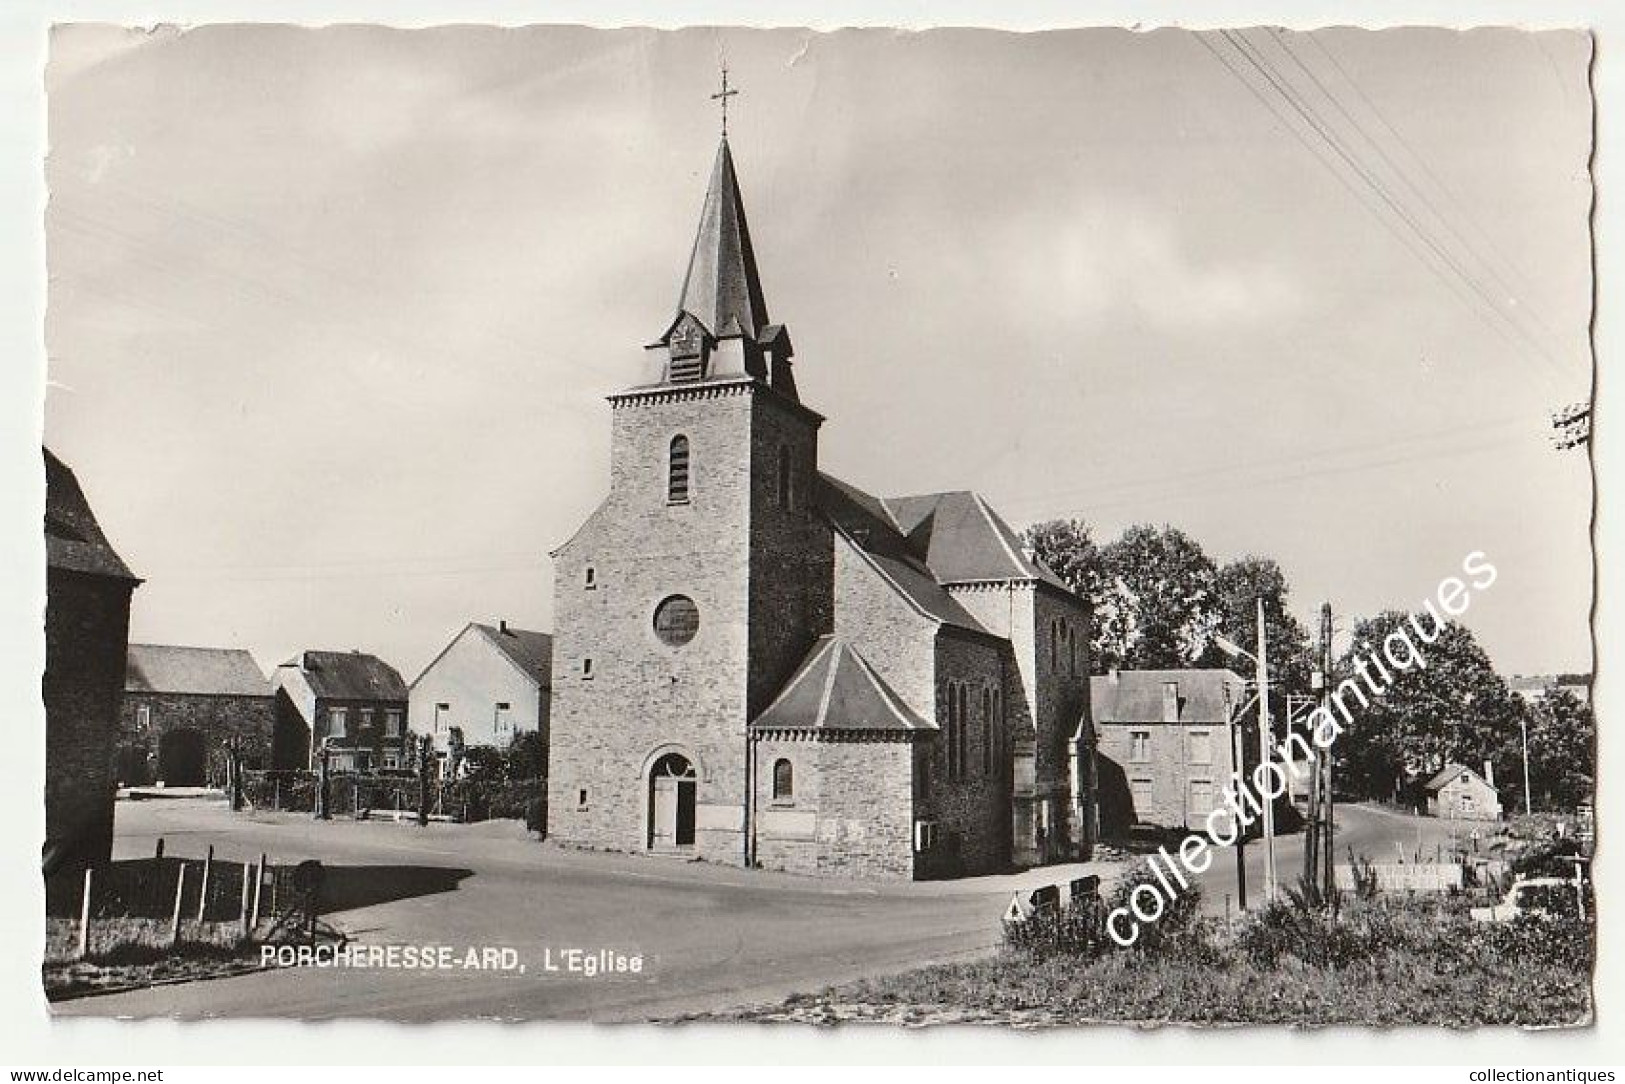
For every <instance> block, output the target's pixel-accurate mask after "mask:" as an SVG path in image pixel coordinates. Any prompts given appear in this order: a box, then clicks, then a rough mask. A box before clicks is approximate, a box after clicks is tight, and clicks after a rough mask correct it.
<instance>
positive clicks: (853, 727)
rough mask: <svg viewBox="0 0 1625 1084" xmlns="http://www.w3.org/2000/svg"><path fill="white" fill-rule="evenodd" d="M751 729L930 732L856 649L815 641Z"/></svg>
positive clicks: (925, 721)
mask: <svg viewBox="0 0 1625 1084" xmlns="http://www.w3.org/2000/svg"><path fill="white" fill-rule="evenodd" d="M750 725H751V729H753V730H825V731H912V730H936V729H937V724H936V723H934V722H931V721H930V720H928V719H925V718H923V717H921V716H920V715H919V714H918V713H916V712H915V711H914V710H913V709H912V708H910V707H909V706H908V705H907V704H905V703H904V702H903V698H902V697H900V696H898V695H897V694H896V693H895V692H893V691H892V688H891V686H889V685H887V684H886V682H885V679H883V678H882V677H881V676H880V675H879V674H877V673H876V672H875V670H874V667H872V666H870V665H869V663H868V661H867V660H865V659H864V657H863V656H862V655H860V654H858V652H857V649H856V648H854V647H852V645H850V644H848V643H847V642H846V641H844V640H839V639H837V638H835V637H834V636H821V637H819V638H818V640H817V641H816V642H815V643H814V644H813V647H812V650H811V651H809V652H808V653H807V657H806V658H805V659H804V660H802V663H801V666H800V667H799V668H797V670H796V672H795V674H794V675H792V676H791V678H790V680H789V681H788V682H786V683H785V686H784V689H783V690H782V691H780V693H779V695H778V696H777V697H776V698H775V699H774V701H773V702H772V703H771V704H769V705H768V706H767V708H766V709H764V710H763V712H762V713H761V714H760V715H758V716H757V717H756V718H755V719H754V720H752V722H751V724H750Z"/></svg>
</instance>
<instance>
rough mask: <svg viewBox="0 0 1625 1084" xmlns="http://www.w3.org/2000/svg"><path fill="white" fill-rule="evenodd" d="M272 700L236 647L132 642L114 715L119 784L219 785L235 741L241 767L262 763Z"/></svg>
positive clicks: (262, 676) (268, 686)
mask: <svg viewBox="0 0 1625 1084" xmlns="http://www.w3.org/2000/svg"><path fill="white" fill-rule="evenodd" d="M271 705H272V699H271V683H270V681H269V680H267V679H266V677H265V674H264V673H263V672H261V670H260V668H259V664H258V663H256V662H255V661H254V657H253V656H252V655H250V654H249V653H248V652H246V651H244V650H242V649H240V648H221V647H175V646H171V645H169V644H131V645H130V650H129V655H128V662H127V664H126V666H125V673H124V703H123V708H122V710H121V713H120V717H119V731H120V742H119V757H118V778H119V781H120V782H121V783H123V784H126V785H131V786H134V785H139V784H146V783H153V782H156V783H159V784H161V785H163V786H166V787H196V786H203V785H205V784H209V785H218V784H223V783H224V782H225V776H226V757H227V750H228V747H229V746H230V745H231V744H232V743H233V742H235V743H236V745H237V750H238V755H239V756H240V757H241V758H242V765H243V767H245V768H262V767H265V765H266V764H267V763H268V762H269V760H270V753H271V730H272V724H273V718H274V713H273V712H272V707H271Z"/></svg>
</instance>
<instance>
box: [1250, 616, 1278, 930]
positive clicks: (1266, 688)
mask: <svg viewBox="0 0 1625 1084" xmlns="http://www.w3.org/2000/svg"><path fill="white" fill-rule="evenodd" d="M1257 601H1258V654H1257V655H1256V656H1255V657H1254V660H1253V661H1254V662H1255V663H1256V664H1257V666H1256V669H1255V674H1256V675H1257V677H1256V680H1257V681H1258V764H1259V768H1260V775H1262V774H1263V772H1262V770H1263V768H1264V766H1265V765H1267V764H1269V763H1270V754H1271V752H1272V751H1273V750H1272V749H1271V748H1270V746H1271V744H1272V743H1271V741H1270V738H1271V736H1272V735H1271V733H1270V671H1269V663H1268V661H1267V660H1268V658H1269V655H1268V651H1269V644H1268V643H1267V642H1266V637H1265V635H1264V597H1263V596H1262V595H1260V596H1259V597H1258V600H1257ZM1261 798H1262V800H1263V803H1264V902H1265V903H1268V902H1270V901H1271V900H1273V899H1275V803H1274V802H1273V801H1271V800H1270V797H1269V795H1268V794H1264V795H1261Z"/></svg>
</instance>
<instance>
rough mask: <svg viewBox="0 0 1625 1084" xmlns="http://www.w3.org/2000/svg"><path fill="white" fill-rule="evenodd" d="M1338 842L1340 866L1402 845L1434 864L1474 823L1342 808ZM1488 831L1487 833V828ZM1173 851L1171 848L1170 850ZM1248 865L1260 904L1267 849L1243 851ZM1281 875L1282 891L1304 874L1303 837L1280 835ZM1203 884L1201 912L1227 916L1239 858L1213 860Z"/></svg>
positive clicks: (1385, 858)
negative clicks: (1440, 848)
mask: <svg viewBox="0 0 1625 1084" xmlns="http://www.w3.org/2000/svg"><path fill="white" fill-rule="evenodd" d="M1336 827H1337V831H1336V841H1335V843H1334V844H1333V852H1332V853H1333V858H1334V860H1335V861H1336V862H1337V863H1338V864H1339V865H1343V864H1346V863H1347V862H1348V855H1349V851H1350V850H1351V849H1352V850H1353V851H1354V853H1355V854H1357V855H1360V856H1361V857H1364V858H1368V859H1370V860H1371V861H1373V862H1392V861H1394V860H1395V857H1396V855H1397V853H1398V852H1397V851H1396V848H1395V845H1396V844H1398V845H1399V847H1402V848H1403V849H1404V852H1405V856H1406V857H1405V860H1406V861H1407V862H1409V861H1414V860H1415V856H1416V854H1417V853H1418V852H1420V853H1421V854H1422V857H1423V858H1424V859H1427V860H1431V859H1432V858H1433V856H1434V853H1435V848H1436V847H1438V846H1441V845H1442V846H1443V847H1444V849H1445V850H1446V851H1448V850H1449V849H1450V847H1451V844H1452V841H1453V840H1455V839H1458V838H1459V839H1460V840H1461V841H1462V842H1463V844H1464V845H1466V846H1468V847H1469V848H1470V846H1471V844H1470V843H1467V837H1468V834H1469V833H1470V832H1471V831H1472V825H1471V824H1467V823H1464V822H1460V821H1442V820H1438V819H1436V818H1432V817H1418V816H1414V815H1411V814H1408V813H1399V812H1396V811H1394V810H1391V809H1388V808H1386V807H1383V806H1374V805H1366V804H1360V805H1353V804H1350V805H1340V806H1338V807H1337V826H1336ZM1483 831H1487V829H1483ZM1170 850H1172V848H1170ZM1243 857H1244V860H1245V862H1246V866H1247V894H1248V895H1247V898H1248V902H1249V903H1253V904H1256V903H1257V902H1258V900H1259V898H1260V896H1259V893H1260V892H1261V891H1262V886H1263V883H1264V845H1263V844H1262V843H1261V842H1260V841H1258V840H1253V841H1252V842H1250V843H1249V844H1248V845H1247V846H1246V847H1245V848H1244V849H1243ZM1275 870H1276V877H1277V879H1278V880H1279V882H1280V885H1281V887H1282V888H1285V887H1286V886H1288V885H1295V884H1297V882H1298V878H1299V877H1301V876H1302V875H1303V834H1302V833H1301V832H1299V833H1294V834H1292V835H1286V836H1280V837H1278V838H1277V839H1276V841H1275ZM1197 880H1198V882H1199V883H1200V884H1201V885H1202V909H1203V910H1204V911H1206V912H1207V913H1209V914H1224V913H1225V911H1226V909H1227V908H1233V907H1235V906H1236V902H1237V893H1236V859H1235V851H1234V850H1233V849H1226V850H1224V851H1222V852H1218V853H1216V854H1215V856H1214V862H1213V865H1212V866H1211V867H1210V868H1209V869H1208V870H1207V872H1206V873H1204V874H1203V875H1202V876H1201V877H1199V878H1198V879H1197Z"/></svg>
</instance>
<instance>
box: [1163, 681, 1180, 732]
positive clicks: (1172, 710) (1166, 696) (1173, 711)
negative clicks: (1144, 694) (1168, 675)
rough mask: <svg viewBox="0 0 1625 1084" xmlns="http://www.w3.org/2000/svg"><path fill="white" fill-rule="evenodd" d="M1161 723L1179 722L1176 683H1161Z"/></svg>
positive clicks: (1177, 685) (1177, 686)
mask: <svg viewBox="0 0 1625 1084" xmlns="http://www.w3.org/2000/svg"><path fill="white" fill-rule="evenodd" d="M1162 721H1163V722H1165V723H1177V722H1179V682H1177V681H1165V682H1163V683H1162Z"/></svg>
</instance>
